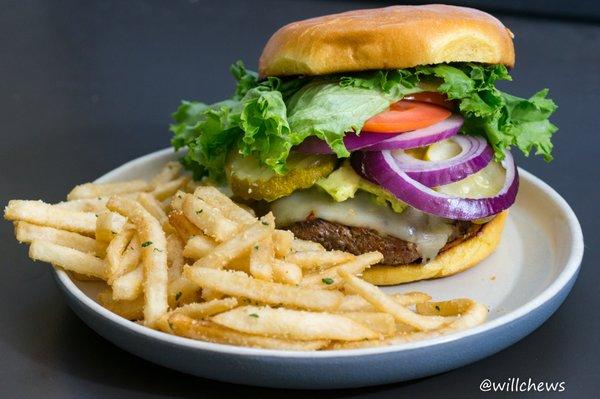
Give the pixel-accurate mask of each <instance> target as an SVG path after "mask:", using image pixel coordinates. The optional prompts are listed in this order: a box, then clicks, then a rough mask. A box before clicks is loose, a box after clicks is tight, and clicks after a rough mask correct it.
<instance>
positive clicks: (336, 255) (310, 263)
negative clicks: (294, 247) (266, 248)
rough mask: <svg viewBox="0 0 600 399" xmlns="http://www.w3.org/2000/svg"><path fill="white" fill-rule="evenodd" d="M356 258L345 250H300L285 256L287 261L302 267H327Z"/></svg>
mask: <svg viewBox="0 0 600 399" xmlns="http://www.w3.org/2000/svg"><path fill="white" fill-rule="evenodd" d="M354 258H355V256H354V255H352V254H351V253H349V252H343V251H325V252H324V251H299V252H293V253H291V254H289V255H287V256H286V257H285V260H286V261H287V262H291V263H295V264H297V265H298V266H300V267H301V268H302V269H305V270H306V269H321V270H322V269H326V268H329V267H332V266H335V265H339V264H340V263H346V262H350V261H351V260H353V259H354Z"/></svg>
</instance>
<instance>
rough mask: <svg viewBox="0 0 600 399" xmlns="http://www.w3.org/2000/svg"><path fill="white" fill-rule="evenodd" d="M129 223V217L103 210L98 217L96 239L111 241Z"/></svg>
mask: <svg viewBox="0 0 600 399" xmlns="http://www.w3.org/2000/svg"><path fill="white" fill-rule="evenodd" d="M125 223H127V218H124V217H123V216H121V215H119V214H118V213H114V212H109V211H106V212H102V213H99V214H98V217H97V218H96V240H99V241H104V242H109V241H110V240H112V239H113V238H114V237H115V236H116V235H117V234H119V233H120V232H121V231H122V230H123V227H124V226H125Z"/></svg>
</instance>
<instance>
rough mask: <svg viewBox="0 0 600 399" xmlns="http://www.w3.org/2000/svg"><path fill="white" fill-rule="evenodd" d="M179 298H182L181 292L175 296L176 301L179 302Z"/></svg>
mask: <svg viewBox="0 0 600 399" xmlns="http://www.w3.org/2000/svg"><path fill="white" fill-rule="evenodd" d="M179 298H181V291H179V292H178V293H177V294H175V300H176V301H178V300H179Z"/></svg>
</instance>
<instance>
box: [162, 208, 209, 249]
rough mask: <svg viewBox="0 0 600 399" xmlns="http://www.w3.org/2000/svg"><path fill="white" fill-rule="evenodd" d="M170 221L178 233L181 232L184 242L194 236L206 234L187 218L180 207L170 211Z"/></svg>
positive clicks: (180, 235)
mask: <svg viewBox="0 0 600 399" xmlns="http://www.w3.org/2000/svg"><path fill="white" fill-rule="evenodd" d="M169 223H170V224H171V226H173V228H174V229H175V231H176V232H177V234H179V237H181V240H182V241H183V242H187V241H188V240H189V239H190V238H192V237H194V236H197V235H201V234H204V233H203V232H202V230H200V229H199V228H198V227H197V226H196V225H194V224H193V223H192V222H190V221H189V220H187V218H186V217H185V215H184V214H183V212H182V211H180V210H178V209H173V210H172V211H171V212H169Z"/></svg>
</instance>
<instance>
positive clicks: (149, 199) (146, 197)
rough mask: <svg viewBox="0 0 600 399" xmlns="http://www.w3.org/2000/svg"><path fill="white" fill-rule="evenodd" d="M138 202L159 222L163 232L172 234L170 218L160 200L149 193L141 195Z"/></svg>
mask: <svg viewBox="0 0 600 399" xmlns="http://www.w3.org/2000/svg"><path fill="white" fill-rule="evenodd" d="M137 201H138V202H139V203H140V204H141V205H142V206H143V207H144V208H146V210H147V211H148V212H149V213H150V214H151V215H152V216H154V218H156V220H158V223H160V225H161V226H162V228H163V230H164V231H166V232H167V233H170V232H171V231H172V229H173V227H172V226H171V225H170V224H169V217H168V216H167V214H166V213H165V211H164V210H163V208H162V205H161V203H160V202H158V200H157V199H156V198H155V197H154V196H153V195H151V194H149V193H139V194H138V197H137Z"/></svg>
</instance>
